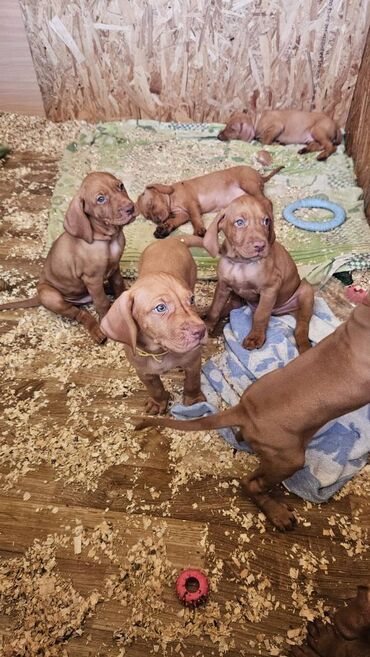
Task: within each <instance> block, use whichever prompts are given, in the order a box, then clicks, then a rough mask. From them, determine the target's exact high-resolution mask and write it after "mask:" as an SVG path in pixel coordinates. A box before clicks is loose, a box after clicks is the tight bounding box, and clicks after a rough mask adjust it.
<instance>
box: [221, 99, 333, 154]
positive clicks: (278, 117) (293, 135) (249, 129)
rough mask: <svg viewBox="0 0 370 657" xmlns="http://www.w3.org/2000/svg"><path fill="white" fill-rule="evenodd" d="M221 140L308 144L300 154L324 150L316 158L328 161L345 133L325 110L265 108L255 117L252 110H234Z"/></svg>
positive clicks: (222, 132) (222, 131)
mask: <svg viewBox="0 0 370 657" xmlns="http://www.w3.org/2000/svg"><path fill="white" fill-rule="evenodd" d="M218 139H220V140H221V141H229V140H230V139H241V140H242V141H252V139H257V140H258V141H260V142H261V143H262V144H272V143H273V142H278V143H279V144H284V145H285V144H306V146H305V147H304V148H302V149H301V150H300V151H298V152H299V153H301V154H303V153H312V152H314V151H321V152H320V153H319V155H318V156H317V159H318V160H326V159H327V158H328V157H329V155H331V154H332V153H335V151H336V150H337V149H336V146H337V145H338V144H340V143H341V141H342V135H341V131H340V128H339V127H338V125H337V123H336V122H335V121H334V120H333V119H331V118H330V117H329V116H327V115H326V114H324V113H323V112H306V111H303V110H295V109H288V110H265V111H264V112H262V113H261V114H257V115H256V116H255V117H253V116H252V115H251V114H250V113H249V112H235V114H232V115H231V116H230V118H229V120H228V122H227V124H226V126H225V128H224V129H223V130H221V132H220V133H219V135H218Z"/></svg>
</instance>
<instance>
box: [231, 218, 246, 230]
mask: <svg viewBox="0 0 370 657" xmlns="http://www.w3.org/2000/svg"><path fill="white" fill-rule="evenodd" d="M246 225H247V222H246V220H245V219H236V220H235V221H234V226H236V227H237V228H243V226H246Z"/></svg>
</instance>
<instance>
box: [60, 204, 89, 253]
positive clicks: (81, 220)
mask: <svg viewBox="0 0 370 657" xmlns="http://www.w3.org/2000/svg"><path fill="white" fill-rule="evenodd" d="M63 225H64V230H65V231H66V232H67V233H69V234H70V235H73V237H79V238H80V239H82V240H85V242H88V243H89V244H91V243H92V241H93V229H92V226H91V224H90V221H89V218H88V216H87V215H86V214H85V212H84V209H83V200H82V198H81V196H80V194H79V193H77V194H75V196H74V197H73V199H72V201H71V202H70V204H69V206H68V210H67V212H66V215H65V217H64V224H63Z"/></svg>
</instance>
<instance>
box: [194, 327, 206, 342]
mask: <svg viewBox="0 0 370 657" xmlns="http://www.w3.org/2000/svg"><path fill="white" fill-rule="evenodd" d="M190 333H191V335H192V336H193V337H194V338H197V339H198V340H203V338H204V336H205V334H206V327H205V325H204V324H203V326H201V325H198V324H197V325H196V326H192V327H191V329H190Z"/></svg>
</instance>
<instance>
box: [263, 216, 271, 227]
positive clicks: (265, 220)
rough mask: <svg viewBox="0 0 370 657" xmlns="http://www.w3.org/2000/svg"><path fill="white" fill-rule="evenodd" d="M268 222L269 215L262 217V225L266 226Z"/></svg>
mask: <svg viewBox="0 0 370 657" xmlns="http://www.w3.org/2000/svg"><path fill="white" fill-rule="evenodd" d="M269 223H270V217H264V218H263V219H262V225H263V226H268V225H269Z"/></svg>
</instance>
